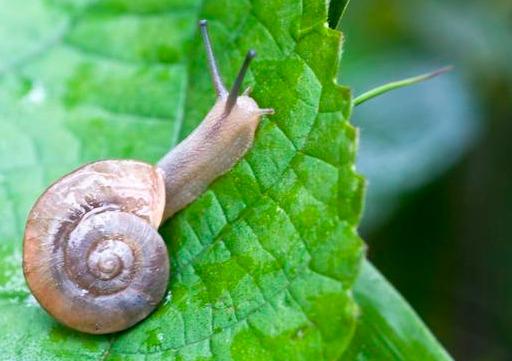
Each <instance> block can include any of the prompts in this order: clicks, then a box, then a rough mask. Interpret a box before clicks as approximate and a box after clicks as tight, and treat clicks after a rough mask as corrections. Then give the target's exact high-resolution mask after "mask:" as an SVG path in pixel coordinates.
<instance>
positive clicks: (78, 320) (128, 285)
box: [23, 160, 169, 333]
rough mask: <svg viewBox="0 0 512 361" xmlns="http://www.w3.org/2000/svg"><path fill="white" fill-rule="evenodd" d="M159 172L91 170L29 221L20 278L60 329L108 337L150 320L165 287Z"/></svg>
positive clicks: (140, 166) (105, 166)
mask: <svg viewBox="0 0 512 361" xmlns="http://www.w3.org/2000/svg"><path fill="white" fill-rule="evenodd" d="M164 202H165V186H164V180H163V177H162V174H161V171H160V170H159V169H158V168H156V167H154V166H152V165H149V164H146V163H143V162H138V161H132V160H108V161H99V162H95V163H92V164H88V165H86V166H84V167H81V168H79V169H77V170H76V171H74V172H73V173H71V174H69V175H66V176H64V177H63V178H61V179H60V180H59V181H58V182H56V183H54V184H53V185H52V186H51V187H50V188H48V190H47V191H46V192H45V193H44V194H43V195H42V196H41V197H40V198H39V200H38V201H37V202H36V204H35V205H34V207H33V208H32V211H31V212H30V214H29V218H28V222H27V226H26V229H25V238H24V254H23V271H24V273H25V277H26V280H27V282H28V285H29V287H30V289H31V290H32V293H33V294H34V296H35V297H36V299H37V300H38V301H39V303H40V304H41V305H42V306H43V307H44V308H45V309H46V310H47V311H48V312H49V313H50V314H51V315H53V316H54V317H55V318H56V319H57V320H59V321H60V322H61V323H63V324H65V325H67V326H69V327H71V328H74V329H78V330H80V331H84V332H88V333H110V332H115V331H119V330H122V329H125V328H127V327H130V326H131V325H133V324H135V323H137V322H139V321H140V320H142V319H143V318H145V317H146V316H147V315H148V314H149V313H150V312H151V311H152V310H153V309H154V308H155V306H156V305H157V304H158V303H159V302H160V300H161V299H162V297H163V295H164V293H165V290H166V288H167V283H168V278H169V260H168V255H167V249H166V246H165V243H164V242H163V240H162V238H161V236H160V235H159V234H158V232H157V231H156V229H158V226H159V225H160V222H161V220H162V215H163V212H164V206H165V204H164Z"/></svg>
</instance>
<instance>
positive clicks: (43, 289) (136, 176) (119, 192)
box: [23, 20, 273, 334]
mask: <svg viewBox="0 0 512 361" xmlns="http://www.w3.org/2000/svg"><path fill="white" fill-rule="evenodd" d="M199 25H200V29H201V35H202V38H203V42H204V45H205V48H206V55H207V59H208V66H209V70H210V73H211V77H212V80H213V85H214V88H215V91H216V93H217V101H216V102H215V105H214V106H213V108H212V109H211V110H210V112H209V113H208V114H207V116H206V117H205V118H204V120H203V121H202V122H201V123H200V125H199V126H198V127H197V128H196V129H195V130H194V131H193V132H192V133H191V134H190V135H189V136H188V137H187V138H185V139H184V140H183V141H182V142H181V143H180V144H178V145H177V146H176V147H175V148H174V149H171V150H170V151H169V152H168V153H167V154H166V155H164V157H163V158H162V159H161V160H160V161H159V162H158V163H157V164H156V165H151V164H148V163H144V162H141V161H136V160H101V161H96V162H93V163H90V164H87V165H84V166H82V167H80V168H78V169H77V170H75V171H73V172H71V173H70V174H68V175H65V176H64V177H62V178H61V179H60V180H58V181H57V182H56V183H54V184H52V185H51V186H50V187H49V188H48V189H47V190H46V191H45V192H44V193H43V194H42V195H41V196H40V197H39V199H38V200H37V201H36V203H35V205H34V206H33V208H32V210H31V211H30V213H29V216H28V220H27V224H26V228H25V235H24V240H23V272H24V275H25V279H26V281H27V284H28V286H29V288H30V290H31V292H32V294H33V295H34V297H35V298H36V299H37V301H38V302H39V304H40V305H41V306H42V307H43V308H44V309H45V310H46V311H47V312H48V313H49V314H51V315H52V316H53V317H54V318H55V319H57V320H58V321H59V322H60V323H62V324H64V325H66V326H68V327H70V328H73V329H76V330H79V331H82V332H86V333H92V334H104V333H112V332H117V331H121V330H124V329H126V328H128V327H131V326H133V325H134V324H136V323H138V322H139V321H141V320H143V319H144V318H146V317H147V316H148V315H149V314H150V313H151V312H152V311H153V310H154V309H155V307H156V306H157V305H158V304H159V303H160V301H161V300H162V298H163V296H164V295H165V293H166V289H167V285H168V280H169V272H170V269H169V268H170V267H169V258H168V254H167V248H166V246H165V243H164V241H163V239H162V237H161V236H160V235H159V233H158V231H157V230H158V227H159V226H160V224H161V223H162V222H163V221H165V220H167V219H168V218H169V217H171V216H172V215H174V214H175V213H176V212H178V211H179V210H181V209H183V208H184V207H185V206H187V205H188V204H189V203H191V202H192V201H193V200H195V199H196V198H197V197H198V196H199V195H201V194H202V193H203V192H204V191H205V190H206V188H207V187H208V185H209V184H210V183H211V182H212V181H214V180H215V179H216V178H218V177H219V176H221V175H223V174H224V173H226V172H227V171H228V170H230V169H231V168H232V167H233V166H234V165H235V164H236V163H237V162H238V161H239V160H240V158H241V157H242V156H243V155H244V154H245V153H246V152H247V150H248V149H249V148H250V147H251V145H252V143H253V139H254V136H255V132H256V129H257V127H258V124H259V122H260V120H261V117H262V116H263V115H266V114H273V110H272V109H261V108H259V106H258V104H257V103H256V101H255V100H254V99H253V98H251V96H250V89H248V90H246V91H245V92H244V93H243V94H242V95H239V92H240V88H241V85H242V82H243V79H244V76H245V74H246V72H247V69H248V67H249V64H250V62H251V60H252V59H253V58H254V57H255V55H256V54H255V52H254V51H253V50H250V51H249V52H248V53H247V55H246V57H245V60H244V62H243V65H242V67H241V69H240V71H239V73H238V76H237V77H236V80H235V82H234V84H233V86H232V88H231V89H230V91H229V92H228V91H227V89H226V87H225V86H224V83H223V81H222V79H221V77H220V74H219V70H218V67H217V63H216V60H215V57H214V54H213V50H212V45H211V42H210V39H209V35H208V29H207V22H206V21H205V20H202V21H200V22H199Z"/></svg>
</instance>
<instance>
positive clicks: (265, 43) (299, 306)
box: [0, 0, 363, 360]
mask: <svg viewBox="0 0 512 361" xmlns="http://www.w3.org/2000/svg"><path fill="white" fill-rule="evenodd" d="M0 8H1V9H2V13H1V14H0V17H1V20H2V21H1V23H2V24H3V25H2V28H1V29H0V39H1V41H0V44H2V45H1V46H0V55H2V56H1V57H0V58H1V60H0V134H2V137H1V140H0V203H1V204H2V206H3V207H1V210H0V212H2V216H3V222H2V223H1V225H0V258H1V259H2V260H3V262H2V264H1V265H0V308H1V310H2V311H1V312H0V327H1V328H2V329H4V330H7V331H8V332H3V333H2V334H1V335H0V350H1V353H0V359H5V360H12V359H20V360H54V359H61V360H66V359H73V360H75V359H80V360H139V359H140V360H142V359H144V360H145V359H150V360H157V359H166V360H173V359H176V360H206V359H217V360H266V359H273V360H290V359H294V360H333V359H336V358H338V357H339V356H340V355H341V354H342V352H343V351H344V349H345V348H346V347H347V345H348V343H349V342H350V339H351V337H352V335H353V332H354V329H355V326H356V318H357V314H358V312H357V307H356V304H355V301H354V299H353V297H352V295H351V288H352V284H353V282H354V280H355V278H356V276H357V273H358V270H359V265H360V261H361V259H362V255H363V245H362V242H361V240H360V239H359V237H358V236H357V233H356V226H357V223H358V220H359V216H360V212H361V203H362V192H363V181H362V178H361V177H359V176H358V175H357V174H356V173H355V172H354V155H355V147H356V132H355V130H354V128H353V127H351V126H350V125H349V124H348V121H347V117H348V115H349V113H350V93H349V91H348V90H347V89H346V88H343V87H340V86H337V85H336V84H335V83H334V82H333V79H335V77H336V72H337V69H338V63H339V54H340V46H341V34H340V33H338V32H335V31H333V30H330V29H328V28H327V27H326V25H325V23H326V19H327V14H326V12H327V6H326V4H325V3H324V2H322V1H307V2H304V3H301V2H297V1H292V0H288V1H287V0H272V1H262V0H260V1H259V0H253V1H227V0H224V1H223V0H221V1H197V0H196V1H183V0H167V1H164V0H151V1H144V2H141V1H135V0H132V1H130V0H106V1H100V2H98V1H86V0H84V1H79V2H77V1H66V0H48V1H44V2H38V1H28V0H21V1H16V2H12V1H7V0H0ZM268 14H274V15H273V16H272V17H269V16H268ZM200 18H207V19H209V20H210V24H211V29H210V33H211V34H212V37H213V41H214V47H215V50H216V53H217V54H218V62H219V64H220V67H221V71H222V73H223V75H224V77H225V79H226V80H227V82H228V84H229V83H230V81H232V79H233V78H234V75H235V73H236V72H237V70H238V67H239V65H240V64H241V61H242V58H243V55H244V53H245V51H247V49H249V48H251V47H254V48H255V49H256V50H257V51H258V53H259V58H258V59H257V61H255V63H254V66H252V68H251V72H250V75H249V78H248V81H247V85H253V87H254V93H253V94H254V97H255V98H256V100H257V101H258V103H259V105H260V106H261V107H274V108H275V110H276V115H275V116H273V117H272V118H271V119H266V120H264V121H263V122H262V124H261V126H260V128H259V131H258V134H257V138H256V142H255V144H254V146H253V148H252V150H251V151H250V153H249V154H248V155H247V156H246V157H245V158H244V159H243V160H242V161H241V162H240V163H239V164H238V165H237V166H236V167H235V168H234V169H233V170H232V171H231V172H229V173H228V174H227V175H225V176H224V177H222V178H220V179H219V180H218V181H216V182H215V183H214V184H213V185H212V186H211V187H210V189H209V190H208V191H207V192H206V193H205V194H204V195H203V196H202V197H200V198H199V199H198V200H197V201H196V202H195V203H194V204H192V205H191V206H190V207H188V208H187V209H186V210H184V211H183V212H181V213H180V214H179V215H177V216H176V217H174V218H173V219H172V220H171V221H170V222H168V223H167V224H166V225H164V227H163V228H162V229H161V232H162V234H163V235H164V238H165V239H166V241H167V245H168V248H169V254H170V257H171V258H170V259H171V272H172V274H171V281H170V285H169V294H168V296H167V297H166V298H165V300H164V301H163V303H162V304H161V305H160V307H159V308H158V309H157V310H156V312H154V313H153V314H152V315H151V316H150V317H149V318H147V319H146V320H145V321H143V322H142V323H140V324H138V325H137V326H135V327H133V328H131V329H130V330H127V331H125V332H122V333H119V334H116V335H112V336H87V335H83V334H79V333H76V332H73V331H71V330H69V329H66V328H64V327H62V326H60V325H59V324H57V323H56V322H55V321H54V320H53V319H52V318H51V317H50V316H48V315H47V314H46V313H45V312H44V311H42V309H41V308H40V307H39V306H38V305H37V303H36V302H35V300H34V299H33V298H32V296H30V293H29V292H28V290H27V288H26V286H25V284H24V281H23V276H22V273H21V238H22V231H23V227H24V223H25V219H26V215H27V213H28V211H29V209H30V207H31V205H32V204H33V202H34V201H35V199H36V198H37V196H38V195H39V194H40V193H41V192H42V191H43V190H44V188H45V187H46V186H48V185H49V184H50V183H51V182H52V181H54V180H55V179H57V178H58V177H59V176H61V175H62V174H65V173H67V172H69V171H71V170H73V169H74V168H76V167H77V166H79V165H81V164H83V163H84V162H87V161H92V160H97V159H105V158H134V159H141V160H146V161H148V162H155V161H157V160H158V159H159V157H160V156H161V155H163V154H164V153H165V152H166V151H167V149H168V148H169V147H172V146H173V145H175V144H176V143H177V142H178V141H179V140H180V139H182V138H183V137H184V136H186V135H187V134H188V133H189V132H190V131H191V130H192V129H193V128H194V127H195V126H196V125H197V124H198V123H199V121H200V120H201V118H202V117H203V116H204V115H205V114H206V113H207V111H208V109H209V108H210V107H211V106H212V105H213V102H214V96H213V91H212V87H211V84H210V80H209V77H208V72H207V70H206V64H205V57H204V52H203V49H202V45H201V44H200V38H199V36H198V34H197V29H196V23H197V20H198V19H200ZM276 19H278V21H276ZM12 29H16V31H12ZM12 34H14V38H12V36H13V35H12Z"/></svg>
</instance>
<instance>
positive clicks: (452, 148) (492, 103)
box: [340, 0, 512, 360]
mask: <svg viewBox="0 0 512 361" xmlns="http://www.w3.org/2000/svg"><path fill="white" fill-rule="evenodd" d="M341 30H343V32H344V33H345V37H346V42H345V47H344V49H345V53H344V55H343V62H342V68H341V72H340V81H341V82H343V83H344V84H348V85H350V86H351V87H352V88H353V90H354V93H355V94H356V95H358V94H361V93H362V92H363V91H365V90H368V89H370V88H372V87H374V86H377V85H380V84H382V83H385V82H387V81H390V80H396V79H400V78H404V77H408V76H412V75H416V74H418V73H422V72H426V71H431V70H433V69H435V68H438V67H440V66H442V65H446V64H452V65H454V66H455V70H454V71H452V72H451V73H450V74H448V75H444V76H442V77H440V78H437V79H434V80H432V81H429V82H426V83H424V84H421V85H417V86H415V87H410V88H405V89H401V90H398V91H395V92H392V93H389V94H386V95H384V96H381V97H380V98H378V99H375V100H372V101H370V102H368V103H365V104H363V105H361V106H359V107H358V108H356V109H355V112H354V115H353V121H354V123H355V124H356V125H357V126H358V127H359V128H360V135H361V140H360V146H361V149H360V154H359V159H358V167H359V171H360V172H362V173H363V174H364V175H365V176H366V177H367V178H368V182H369V186H368V200H367V205H366V210H365V218H364V222H363V225H362V227H361V233H362V235H363V237H364V239H365V240H366V241H367V242H368V244H369V257H370V259H371V260H372V261H373V262H374V263H375V264H376V265H377V267H378V268H379V269H380V270H381V271H382V272H383V273H384V275H386V276H387V277H388V279H389V280H390V281H391V283H393V284H394V285H395V286H396V287H397V288H398V290H399V291H400V292H401V293H402V294H403V295H404V296H405V298H406V299H407V300H408V301H409V302H410V303H411V304H412V306H413V307H414V308H415V309H416V310H417V311H418V313H419V314H420V315H421V316H422V318H423V319H424V320H425V321H426V323H427V324H428V326H429V327H430V328H431V329H432V331H433V332H434V334H435V335H436V336H437V337H438V338H439V339H440V341H441V342H442V343H443V344H444V345H445V346H446V347H447V349H448V351H449V352H450V353H451V354H452V355H453V356H454V357H455V359H457V360H511V359H512V287H511V284H512V159H511V152H512V1H510V0H473V1H471V0H470V1H462V0H387V1H384V0H353V1H352V2H351V4H350V6H349V8H348V10H347V12H346V14H345V17H344V19H343V21H342V23H341Z"/></svg>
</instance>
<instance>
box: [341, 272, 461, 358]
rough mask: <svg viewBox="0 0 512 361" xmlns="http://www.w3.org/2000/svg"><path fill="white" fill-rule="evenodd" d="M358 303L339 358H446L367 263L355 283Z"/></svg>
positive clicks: (406, 305) (422, 325)
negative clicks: (357, 312) (351, 330)
mask: <svg viewBox="0 0 512 361" xmlns="http://www.w3.org/2000/svg"><path fill="white" fill-rule="evenodd" d="M354 295H355V298H356V301H357V303H358V304H359V306H360V307H361V317H360V318H359V320H358V325H357V331H356V334H355V336H354V338H353V339H352V342H351V344H350V347H349V348H348V350H347V352H346V353H345V354H343V357H342V358H341V359H340V360H343V361H351V360H354V361H356V360H357V361H366V360H396V361H401V360H403V361H429V360H432V361H443V360H446V361H449V360H452V358H451V357H450V356H449V355H448V354H447V353H446V351H444V349H443V348H442V347H441V345H439V343H438V342H437V341H436V339H435V338H434V336H432V334H431V333H430V332H429V331H428V329H427V328H426V327H425V325H424V324H423V322H422V321H421V320H420V319H419V318H418V316H417V315H416V314H415V313H414V311H413V310H412V309H411V307H410V306H409V305H408V304H407V302H406V301H405V300H404V299H403V298H402V297H401V296H400V295H399V294H398V293H397V292H396V291H395V290H394V289H393V287H392V286H391V285H390V284H389V283H388V282H387V281H386V280H385V279H384V277H382V275H380V274H379V272H378V271H377V270H376V269H375V268H374V267H373V266H372V265H371V264H370V263H369V262H364V263H363V268H362V271H361V274H360V275H359V277H358V279H357V281H356V284H355V286H354Z"/></svg>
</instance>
